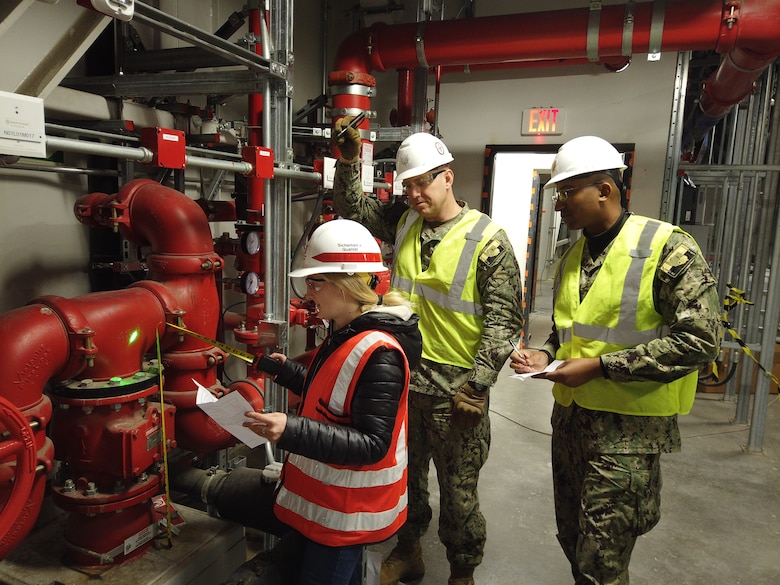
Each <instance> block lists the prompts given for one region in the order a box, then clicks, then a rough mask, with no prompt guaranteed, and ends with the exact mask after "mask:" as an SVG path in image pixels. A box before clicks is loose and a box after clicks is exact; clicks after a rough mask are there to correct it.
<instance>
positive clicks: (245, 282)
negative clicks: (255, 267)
mask: <svg viewBox="0 0 780 585" xmlns="http://www.w3.org/2000/svg"><path fill="white" fill-rule="evenodd" d="M241 290H242V291H244V293H245V294H248V295H256V294H257V291H259V290H260V276H259V275H258V274H257V272H244V274H242V275H241Z"/></svg>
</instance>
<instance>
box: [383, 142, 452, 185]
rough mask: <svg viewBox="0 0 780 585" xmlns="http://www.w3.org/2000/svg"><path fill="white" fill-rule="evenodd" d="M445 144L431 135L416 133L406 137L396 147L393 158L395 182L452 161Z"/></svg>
mask: <svg viewBox="0 0 780 585" xmlns="http://www.w3.org/2000/svg"><path fill="white" fill-rule="evenodd" d="M453 160H454V159H453V157H452V155H451V154H450V151H449V150H447V147H446V146H445V144H444V143H443V142H442V141H441V140H439V139H438V138H436V137H435V136H434V135H433V134H428V133H427V132H417V133H416V134H412V135H411V136H408V137H407V138H406V140H404V141H403V142H402V143H401V146H399V147H398V153H397V154H396V156H395V170H396V172H397V173H398V174H397V175H396V180H397V181H403V180H404V179H408V178H409V177H416V176H417V175H422V174H423V173H425V172H427V171H430V170H431V169H435V168H436V167H440V166H441V165H445V164H447V163H448V162H451V161H453Z"/></svg>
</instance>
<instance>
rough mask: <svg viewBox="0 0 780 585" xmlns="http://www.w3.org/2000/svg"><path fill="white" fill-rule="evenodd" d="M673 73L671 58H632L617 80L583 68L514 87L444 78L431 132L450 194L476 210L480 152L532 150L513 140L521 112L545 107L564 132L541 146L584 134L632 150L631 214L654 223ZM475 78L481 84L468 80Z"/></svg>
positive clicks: (521, 139) (519, 81) (520, 80)
mask: <svg viewBox="0 0 780 585" xmlns="http://www.w3.org/2000/svg"><path fill="white" fill-rule="evenodd" d="M675 72H676V56H675V55H672V54H664V55H663V56H662V59H661V61H659V62H654V63H649V62H647V61H646V60H645V59H644V58H643V56H642V55H637V56H635V58H634V60H633V63H632V64H631V66H630V67H629V68H628V69H627V70H626V71H623V72H622V73H610V72H607V71H606V70H603V69H600V68H598V67H597V66H592V65H586V66H582V67H580V68H574V67H566V68H565V70H564V69H560V70H556V69H554V68H553V69H551V70H550V71H549V72H546V73H545V75H544V76H543V77H528V73H527V72H523V71H519V72H518V77H517V78H516V79H496V80H489V79H487V80H484V81H471V82H469V83H462V82H461V80H463V79H464V77H465V76H464V75H458V76H457V78H456V77H455V76H454V75H453V76H450V77H447V76H445V78H444V80H445V82H446V83H443V84H442V88H441V95H440V97H439V109H440V111H439V127H440V128H441V132H442V135H443V138H444V141H445V143H446V144H447V146H448V147H449V148H450V150H451V151H452V152H453V156H454V157H455V162H454V164H453V167H454V169H455V174H456V182H455V191H456V193H457V194H458V195H459V196H460V197H462V198H464V199H466V200H468V201H469V203H476V202H478V200H479V194H480V192H481V190H482V175H483V166H484V148H485V145H486V144H537V143H540V142H538V141H537V139H536V138H535V137H526V136H521V135H520V129H521V117H522V111H523V109H527V108H533V107H546V106H551V107H557V108H561V109H563V110H565V111H566V118H565V131H564V134H563V135H561V136H547V137H544V138H543V141H541V143H543V144H555V145H560V144H562V143H564V142H566V141H567V140H569V139H571V138H574V137H576V136H581V135H586V134H594V135H597V136H601V137H602V138H604V139H606V140H608V141H610V142H629V143H636V154H635V159H634V175H633V183H632V185H633V189H632V198H631V209H632V211H635V212H637V213H641V214H645V215H650V216H652V217H658V215H659V211H660V202H661V188H662V186H663V173H664V164H665V161H666V143H667V135H668V129H669V122H670V119H671V107H672V95H673V87H674V78H675ZM477 75H483V77H487V76H485V75H484V74H474V75H473V76H472V77H474V78H475V79H479V78H478V77H477ZM521 75H522V76H523V77H521Z"/></svg>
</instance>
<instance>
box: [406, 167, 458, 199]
mask: <svg viewBox="0 0 780 585" xmlns="http://www.w3.org/2000/svg"><path fill="white" fill-rule="evenodd" d="M446 170H447V169H439V170H438V171H433V172H432V173H427V174H425V175H420V176H419V177H414V178H413V179H409V180H408V181H404V182H403V183H401V186H402V187H403V188H404V193H408V192H409V190H410V189H411V188H412V187H416V188H417V189H418V190H419V189H425V188H426V187H427V186H428V185H430V184H431V183H433V181H434V180H435V179H436V177H438V176H439V175H441V174H442V173H443V172H444V171H446Z"/></svg>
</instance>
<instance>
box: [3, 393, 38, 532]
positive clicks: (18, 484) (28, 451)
mask: <svg viewBox="0 0 780 585" xmlns="http://www.w3.org/2000/svg"><path fill="white" fill-rule="evenodd" d="M0 426H1V427H3V428H5V429H6V431H7V433H8V437H7V438H6V439H5V440H4V441H2V442H0V462H2V463H3V464H4V463H10V462H11V461H7V460H8V459H10V458H13V457H15V459H16V470H15V473H14V480H13V482H12V483H11V486H10V489H11V494H10V495H9V496H8V497H7V498H5V505H4V506H3V509H2V511H0V543H2V542H4V541H5V540H6V536H7V535H8V531H9V530H10V529H11V528H12V526H13V525H14V524H15V523H16V521H17V519H18V518H19V516H20V515H21V514H22V513H23V512H24V510H25V504H26V502H27V500H28V498H29V497H30V493H31V492H32V488H33V482H34V480H35V473H36V472H35V468H36V461H37V451H36V448H35V437H34V436H33V431H32V428H31V427H30V424H29V423H28V422H27V419H26V418H25V417H24V415H22V413H21V411H19V409H17V408H16V407H15V406H14V405H13V404H11V403H10V402H8V400H6V399H5V398H3V397H2V396H0ZM4 487H5V486H0V488H4Z"/></svg>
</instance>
